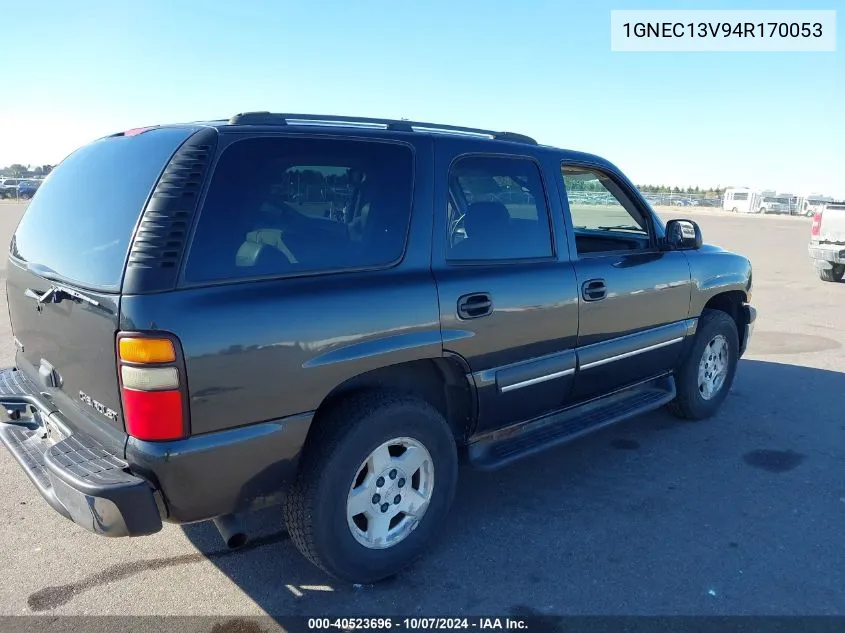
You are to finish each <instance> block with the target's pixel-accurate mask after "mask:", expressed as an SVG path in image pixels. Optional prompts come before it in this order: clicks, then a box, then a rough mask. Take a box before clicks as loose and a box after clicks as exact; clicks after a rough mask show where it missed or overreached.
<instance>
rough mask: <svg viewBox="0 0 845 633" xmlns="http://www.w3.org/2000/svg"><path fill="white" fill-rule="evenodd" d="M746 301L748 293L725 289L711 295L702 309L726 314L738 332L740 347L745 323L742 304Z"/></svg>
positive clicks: (743, 336)
mask: <svg viewBox="0 0 845 633" xmlns="http://www.w3.org/2000/svg"><path fill="white" fill-rule="evenodd" d="M747 301H748V295H747V294H746V293H745V291H743V290H727V291H725V292H720V293H718V294H715V295H713V296H712V297H710V299H708V300H707V303H705V304H704V307H703V308H702V312H703V311H704V310H719V311H721V312H724V313H725V314H727V315H728V316H729V317H731V319H733V321H734V323H736V330H737V333H738V334H739V345H740V349H742V348H743V346H744V344H745V323H744V321H743V311H742V306H743V304H744V303H746V302H747Z"/></svg>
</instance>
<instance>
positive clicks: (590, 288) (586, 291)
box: [581, 279, 607, 301]
mask: <svg viewBox="0 0 845 633" xmlns="http://www.w3.org/2000/svg"><path fill="white" fill-rule="evenodd" d="M581 296H582V297H584V301H601V300H602V299H604V298H605V297H606V296H607V286H606V285H605V283H604V279H590V280H589V281H585V282H584V283H583V284H581Z"/></svg>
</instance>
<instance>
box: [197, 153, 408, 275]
mask: <svg viewBox="0 0 845 633" xmlns="http://www.w3.org/2000/svg"><path fill="white" fill-rule="evenodd" d="M413 173H414V171H413V152H412V151H411V149H410V147H408V146H406V145H401V144H397V143H390V142H382V141H364V140H344V139H319V138H299V137H297V138H290V137H289V138H283V137H263V138H250V139H244V140H240V141H237V142H235V143H234V144H233V145H231V146H230V147H229V148H228V149H226V150H225V151H224V152H223V154H222V155H221V157H220V160H219V162H218V164H217V167H216V169H215V171H214V176H213V177H212V179H211V184H210V186H209V191H208V195H207V196H206V201H205V205H204V207H203V210H202V213H201V215H200V219H199V223H198V225H197V229H196V234H195V235H194V238H193V241H192V245H191V249H190V253H189V256H188V261H187V263H186V265H185V279H186V281H188V282H192V283H206V282H214V281H226V280H237V279H245V278H251V277H265V276H271V277H272V276H289V275H300V274H313V273H322V272H329V271H335V270H349V269H360V268H374V267H382V266H388V265H391V264H393V263H395V262H397V261H398V260H399V259H400V258H401V257H402V254H403V252H404V249H405V240H406V237H407V233H408V225H409V222H410V216H411V196H412V189H413Z"/></svg>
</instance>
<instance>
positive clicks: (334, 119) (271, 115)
mask: <svg viewBox="0 0 845 633" xmlns="http://www.w3.org/2000/svg"><path fill="white" fill-rule="evenodd" d="M229 125H322V126H330V127H358V128H370V129H373V128H375V129H382V130H391V131H395V132H431V133H441V134H443V133H446V134H450V133H451V134H464V135H468V136H482V137H487V138H491V139H496V140H500V141H511V142H514V143H526V144H529V145H537V144H538V143H537V141H536V140H534V139H533V138H531V137H530V136H526V135H525V134H517V133H516V132H496V131H493V130H483V129H480V128H471V127H460V126H457V125H443V124H440V123H423V122H420V121H409V120H406V119H400V120H396V119H375V118H370V117H352V116H339V115H334V114H325V115H322V114H293V113H275V112H242V113H240V114H236V115H235V116H233V117H231V118H230V119H229Z"/></svg>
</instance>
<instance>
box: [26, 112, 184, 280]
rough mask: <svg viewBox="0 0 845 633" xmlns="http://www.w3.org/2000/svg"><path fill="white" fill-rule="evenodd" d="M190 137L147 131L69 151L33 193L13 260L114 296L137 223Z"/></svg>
mask: <svg viewBox="0 0 845 633" xmlns="http://www.w3.org/2000/svg"><path fill="white" fill-rule="evenodd" d="M190 134H191V130H188V129H184V128H166V129H158V130H150V131H148V132H144V133H143V134H138V135H136V136H130V137H124V136H115V137H109V138H105V139H101V140H99V141H95V142H94V143H91V144H90V145H86V146H85V147H83V148H81V149H78V150H77V151H75V152H74V153H73V154H71V155H70V156H68V157H67V158H66V159H65V160H64V161H62V163H61V164H60V165H58V166H57V167H56V168H55V169H54V170H53V171H52V172H51V173H50V176H49V177H48V178H47V179H45V180H44V182H43V183H42V185H41V186H40V187H39V188H38V191H37V193H36V195H35V197H34V198H33V199H32V202H30V204H29V207H28V208H27V210H26V213H25V214H24V216H23V218H22V219H21V222H20V224H19V225H18V229H17V231H16V232H15V235H14V238H13V239H12V246H11V250H12V255H13V256H14V257H16V258H18V259H20V260H23V261H25V262H28V263H31V264H38V265H39V266H44V267H47V268H49V269H51V270H52V271H54V272H55V273H56V274H57V275H59V276H60V277H62V278H64V279H65V280H67V281H68V282H71V283H74V284H78V285H81V286H84V287H89V288H94V289H98V290H104V291H114V290H118V289H119V288H120V281H121V278H122V276H123V267H124V264H125V263H126V256H127V252H128V250H129V242H130V240H131V239H132V233H133V231H134V230H135V225H136V223H137V222H138V216H139V215H140V214H141V211H142V210H143V208H144V205H145V203H146V201H147V198H148V197H149V195H150V192H151V191H152V189H153V187H154V186H155V183H156V181H157V180H158V177H159V176H160V174H161V172H162V171H163V170H164V167H165V166H166V165H167V162H168V161H169V160H170V157H171V156H172V155H173V153H174V152H175V151H176V150H177V149H178V147H179V145H181V143H182V142H183V141H184V140H185V139H186V138H188V136H190Z"/></svg>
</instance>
